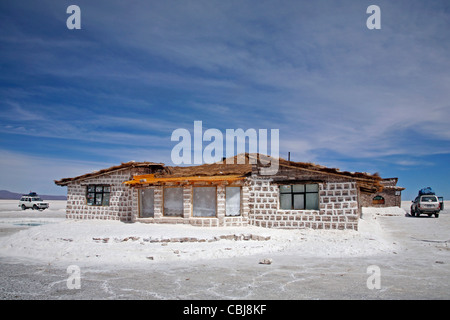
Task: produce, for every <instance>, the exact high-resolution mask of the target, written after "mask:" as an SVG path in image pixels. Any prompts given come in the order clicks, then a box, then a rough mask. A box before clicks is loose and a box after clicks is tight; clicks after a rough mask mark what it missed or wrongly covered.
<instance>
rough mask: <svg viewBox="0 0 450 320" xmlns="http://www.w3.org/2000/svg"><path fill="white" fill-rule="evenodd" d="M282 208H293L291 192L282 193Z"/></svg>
mask: <svg viewBox="0 0 450 320" xmlns="http://www.w3.org/2000/svg"><path fill="white" fill-rule="evenodd" d="M280 209H285V210H290V209H292V196H291V194H282V193H281V194H280Z"/></svg>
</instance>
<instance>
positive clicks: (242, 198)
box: [55, 154, 403, 230]
mask: <svg viewBox="0 0 450 320" xmlns="http://www.w3.org/2000/svg"><path fill="white" fill-rule="evenodd" d="M265 157H266V156H265ZM260 160H261V158H260V155H257V154H256V155H255V154H253V155H249V154H241V155H238V156H236V157H234V158H231V159H227V160H226V161H223V163H214V164H204V165H198V166H189V167H170V166H165V165H164V164H161V163H153V162H127V163H122V164H121V165H118V166H114V167H110V168H107V169H103V170H100V171H96V172H92V173H88V174H84V175H81V176H77V177H73V178H64V179H61V180H58V181H55V183H56V184H57V185H59V186H67V208H66V217H67V218H68V219H103V220H120V221H123V222H144V223H182V224H191V225H196V226H207V227H215V226H248V225H254V226H260V227H266V228H287V229H289V228H293V229H297V228H314V229H339V230H345V229H351V230H357V228H358V220H359V218H360V214H361V207H362V206H399V205H400V203H401V190H403V188H400V187H397V186H396V183H397V179H396V178H392V179H381V178H380V177H379V176H378V175H371V174H367V173H361V172H342V171H340V170H339V169H333V168H327V167H324V166H320V165H317V164H312V163H303V162H293V161H287V160H284V159H281V158H280V159H278V171H277V173H275V174H272V175H263V174H261V173H262V169H264V168H265V167H267V164H266V165H264V164H262V161H260ZM273 160H274V159H272V161H273ZM264 163H266V162H264Z"/></svg>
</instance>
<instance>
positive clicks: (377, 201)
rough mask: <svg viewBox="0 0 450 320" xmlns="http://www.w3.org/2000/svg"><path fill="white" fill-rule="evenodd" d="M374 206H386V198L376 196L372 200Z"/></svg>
mask: <svg viewBox="0 0 450 320" xmlns="http://www.w3.org/2000/svg"><path fill="white" fill-rule="evenodd" d="M372 204H384V198H383V197H382V196H375V197H374V198H373V199H372Z"/></svg>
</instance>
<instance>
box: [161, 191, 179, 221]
mask: <svg viewBox="0 0 450 320" xmlns="http://www.w3.org/2000/svg"><path fill="white" fill-rule="evenodd" d="M164 215H165V216H178V217H182V216H183V188H164Z"/></svg>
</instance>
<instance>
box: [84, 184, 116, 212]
mask: <svg viewBox="0 0 450 320" xmlns="http://www.w3.org/2000/svg"><path fill="white" fill-rule="evenodd" d="M90 188H94V191H90V190H89V189H90ZM97 188H102V189H101V191H98V189H97ZM105 188H108V191H105ZM89 194H92V195H93V196H92V203H90V201H89V199H91V197H90V196H89ZM105 195H108V197H107V198H105ZM97 196H100V204H98V203H97ZM105 199H106V200H105ZM110 201H111V185H109V184H89V185H87V186H86V205H88V206H91V207H109V206H110Z"/></svg>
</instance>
